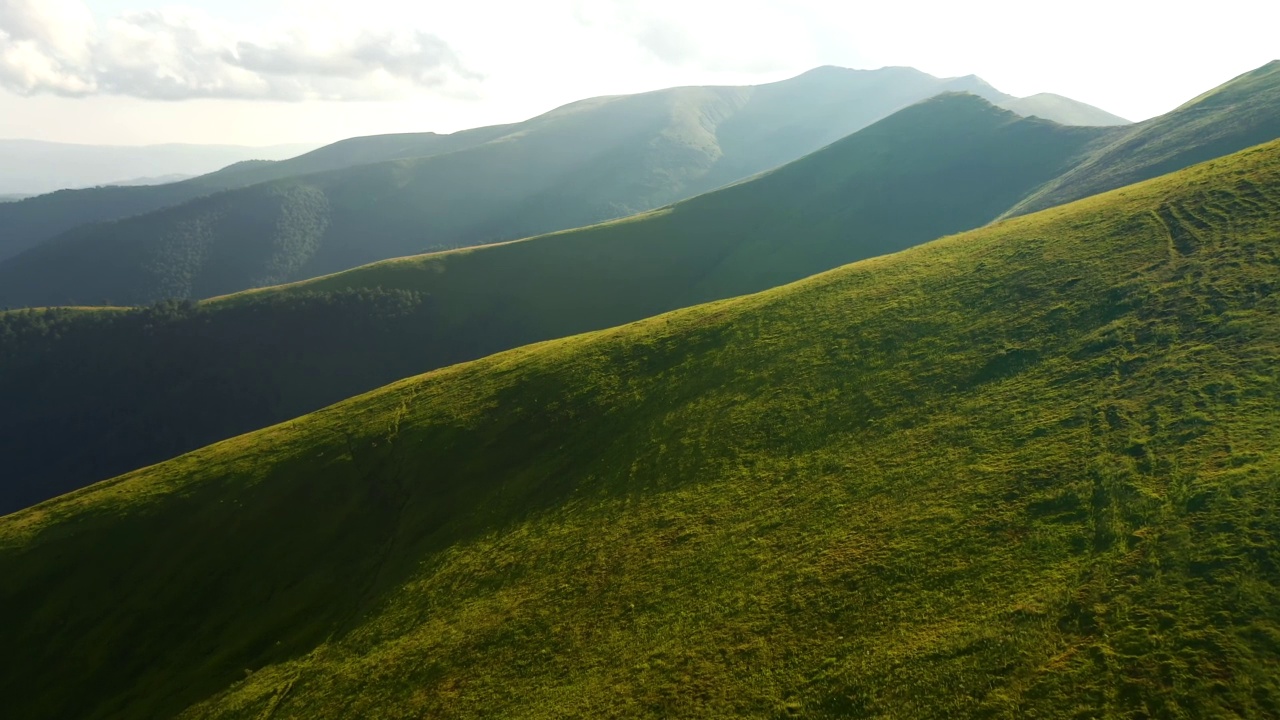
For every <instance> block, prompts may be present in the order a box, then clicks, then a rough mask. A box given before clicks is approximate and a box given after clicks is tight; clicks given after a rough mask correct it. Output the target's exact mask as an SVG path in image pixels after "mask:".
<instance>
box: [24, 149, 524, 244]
mask: <svg viewBox="0 0 1280 720" xmlns="http://www.w3.org/2000/svg"><path fill="white" fill-rule="evenodd" d="M510 127H511V126H509V125H498V126H493V127H486V128H477V129H475V130H466V131H463V132H458V133H454V134H452V135H437V134H436V133H415V134H399V135H376V136H373V137H360V138H351V139H348V140H342V141H340V142H336V143H333V144H331V145H326V146H325V147H322V148H318V149H316V150H313V151H311V152H308V153H305V154H303V155H299V156H298V157H296V158H291V159H289V160H281V161H268V160H249V161H245V162H239V163H235V164H234V165H230V166H228V167H226V168H223V169H222V170H218V171H217V172H212V173H208V174H206V175H201V176H199V177H195V178H191V179H190V180H184V181H182V182H176V183H167V184H164V185H153V186H144V187H94V188H85V189H80V190H59V191H57V192H53V193H47V194H44V195H37V196H35V197H29V198H26V199H24V200H23V201H22V202H19V203H14V204H6V205H4V206H3V207H0V260H5V259H7V258H10V257H13V256H14V255H17V254H19V253H21V252H23V251H24V250H27V249H29V248H32V247H35V246H36V245H38V244H39V243H40V242H42V241H44V240H47V239H49V238H51V237H54V236H55V235H59V234H61V233H64V232H67V231H69V230H71V229H72V228H75V227H79V226H81V225H86V224H90V223H96V222H102V221H105V220H116V219H119V218H126V217H132V216H134V215H142V214H144V213H149V212H153V211H156V210H159V209H161V208H166V207H170V206H172V205H178V204H181V203H184V202H187V201H189V200H192V199H194V198H198V197H203V196H205V195H208V194H210V193H215V192H220V191H223V190H230V189H234V188H242V187H248V186H250V185H255V184H257V183H262V182H268V181H271V180H279V179H281V178H287V177H293V176H296V175H306V174H309V173H316V172H324V171H327V170H336V169H339V168H344V167H351V166H353V165H361V164H366V163H375V162H383V161H387V160H395V159H399V158H408V157H426V156H430V155H439V154H440V153H445V152H454V151H456V150H462V149H465V148H468V147H472V146H474V145H478V144H480V143H483V142H488V141H489V140H492V139H494V138H495V137H498V136H500V135H502V134H505V133H506V132H508V131H509V129H510Z"/></svg>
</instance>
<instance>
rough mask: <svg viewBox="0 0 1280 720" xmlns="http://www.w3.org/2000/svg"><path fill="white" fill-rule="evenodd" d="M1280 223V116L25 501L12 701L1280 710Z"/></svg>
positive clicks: (33, 704) (13, 602)
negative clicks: (1109, 178)
mask: <svg viewBox="0 0 1280 720" xmlns="http://www.w3.org/2000/svg"><path fill="white" fill-rule="evenodd" d="M1047 125H1048V124H1047V123H1040V122H1038V121H1017V120H1015V121H1011V122H1010V123H1009V125H1008V127H1010V128H1022V130H1021V132H1025V133H1027V134H1029V135H1031V136H1033V137H1034V136H1037V135H1038V134H1041V133H1045V132H1047V130H1046V126H1047ZM1050 129H1052V128H1050ZM1014 134H1015V135H1017V133H1014ZM1015 149H1016V148H1015ZM956 152H957V153H963V152H964V150H963V148H962V147H961V148H957V150H956ZM1011 155H1012V153H1011ZM1003 159H1004V160H1005V161H1008V162H1014V160H1013V159H1012V158H1003ZM784 177H785V176H784ZM981 177H982V174H981V173H966V174H963V175H961V176H960V177H959V179H961V180H968V181H976V180H977V179H979V178H981ZM793 181H794V182H795V183H797V184H799V183H801V182H802V181H801V179H799V178H795V179H794V180H793ZM899 181H900V182H902V183H904V184H905V182H906V181H905V178H904V179H901V180H899ZM815 185H816V186H817V187H822V183H816V184H815ZM850 189H861V188H860V186H855V187H852V188H850ZM956 190H958V191H966V189H965V188H964V187H963V185H959V186H957V187H956ZM866 192H870V190H866ZM972 195H973V196H975V197H977V198H981V196H982V195H981V193H978V192H976V191H973V192H972ZM717 196H718V197H728V196H727V195H726V194H725V193H718V194H717V195H716V196H712V197H717ZM704 202H710V201H704ZM809 209H810V208H808V207H802V208H800V209H799V210H798V211H806V210H809ZM688 212H691V211H688ZM680 214H681V211H680V210H679V209H677V210H676V211H673V212H670V213H668V216H670V217H673V218H674V217H678V216H679V215H680ZM639 223H640V221H636V222H635V223H632V224H637V225H638V224H639ZM1277 223H1280V143H1271V144H1269V145H1266V146H1264V147H1261V148H1257V149H1254V150H1251V151H1246V152H1242V153H1239V154H1237V155H1234V156H1232V157H1229V158H1224V159H1221V160H1217V161H1214V162H1211V163H1208V164H1206V165H1201V166H1198V167H1195V168H1192V169H1190V170H1185V171H1182V172H1180V173H1177V174H1175V175H1172V176H1169V177H1166V178H1162V179H1159V180H1155V181H1152V182H1149V183H1144V184H1142V185H1136V186H1130V187H1127V188H1125V189H1124V190H1123V191H1120V192H1115V193H1109V194H1107V195H1103V196H1099V197H1096V198H1091V199H1089V200H1085V201H1081V202H1079V203H1075V204H1072V205H1069V206H1066V207H1060V208H1055V209H1053V210H1051V211H1047V212H1043V213H1039V214H1036V215H1031V216H1027V217H1022V218H1017V219H1014V220H1011V221H1008V222H1003V223H999V224H996V225H993V226H990V227H987V228H984V229H982V230H978V231H974V232H971V233H966V234H964V235H959V236H953V237H949V238H945V239H942V240H939V241H937V242H934V243H931V244H929V245H926V246H924V247H918V248H914V249H911V250H908V251H906V252H902V253H899V254H896V255H891V256H888V257H883V258H878V259H876V260H871V261H867V262H863V263H858V264H855V265H851V266H847V267H843V268H840V269H838V270H835V271H832V272H828V273H824V274H822V275H819V276H816V277H814V278H811V279H808V280H805V281H803V282H799V283H796V284H793V285H788V286H785V287H782V288H778V289H775V290H771V291H768V292H765V293H762V294H759V295H752V296H747V297H742V298H738V299H734V300H727V301H721V302H716V303H712V304H709V305H705V306H698V307H694V308H689V309H685V310H681V311H678V312H675V313H671V314H667V315H662V316H659V317H656V318H652V319H650V320H646V321H643V322H639V323H635V324H632V325H628V326H625V327H621V328H615V329H612V330H607V331H603V332H599V333H593V334H588V335H582V336H576V337H571V338H567V339H562V340H557V341H553V342H549V343H544V344H540V345H536V346H532V347H525V348H521V349H517V350H513V351H510V352H507V353H503V354H500V355H496V356H493V357H490V358H487V359H484V360H480V361H476V362H473V363H466V364H462V365H456V366H453V367H449V368H445V369H442V370H439V371H436V372H434V373H431V374H428V375H425V376H421V377H417V378H412V379H409V380H406V381H403V382H400V383H396V384H394V385H391V386H388V387H385V388H383V389H381V390H378V391H376V392H373V393H370V394H367V395H363V396H360V397H357V398H354V399H352V400H350V401H347V402H344V403H343V404H341V405H338V406H335V407H332V408H330V409H327V410H324V411H321V412H318V413H315V414H312V415H308V416H306V417H302V418H299V419H297V420H294V421H291V422H289V423H285V424H282V425H277V426H275V427H272V428H268V429H265V430H262V431H259V432H256V433H253V434H251V435H245V436H241V437H237V438H234V439H231V440H228V441H226V442H224V443H220V444H217V445H213V446H211V447H207V448H204V449H202V450H200V451H198V452H195V453H192V454H190V455H186V456H183V457H180V458H177V459H175V460H172V461H170V462H166V463H163V464H160V465H156V466H152V467H148V468H144V469H141V470H139V471H137V472H135V473H132V474H130V475H127V476H123V477H120V478H117V479H115V480H112V481H110V482H107V483H103V484H100V485H96V486H94V487H92V488H88V489H86V490H84V491H82V492H79V493H75V494H72V495H68V496H65V497H62V498H59V499H57V500H55V501H52V502H49V503H46V504H43V505H41V506H38V507H36V508H33V509H30V510H27V511H23V512H20V513H18V514H16V515H12V516H9V517H7V518H4V519H0V577H3V578H4V579H5V582H4V583H0V607H3V608H4V613H5V617H6V619H7V622H5V623H0V658H3V660H0V665H2V666H3V667H4V668H5V672H3V673H0V694H2V695H3V697H4V699H5V707H6V712H7V713H8V714H11V715H12V716H14V717H23V718H26V717H75V718H85V719H92V718H107V717H110V718H128V717H138V718H144V717H145V718H151V717H173V716H179V715H180V716H181V717H184V718H192V719H200V718H215V717H216V718H222V719H225V718H262V717H305V718H317V719H324V718H351V717H374V716H377V717H450V718H459V719H466V718H491V717H525V718H553V717H701V718H720V717H725V718H727V717H759V718H778V717H819V718H835V717H891V716H892V717H912V718H933V717H936V718H954V717H1061V716H1063V715H1071V716H1077V717H1104V716H1106V717H1112V716H1114V717H1245V718H1266V717H1272V716H1274V715H1275V698H1277V697H1280V675H1278V674H1277V673H1276V672H1275V667H1276V665H1277V662H1280V646H1278V645H1277V643H1276V640H1275V638H1277V637H1280V565H1278V564H1277V563H1276V561H1275V558H1276V557H1278V556H1280V495H1278V494H1277V493H1276V487H1275V485H1276V478H1277V477H1280V410H1278V409H1280V384H1278V383H1277V381H1276V373H1275V360H1276V357H1277V356H1280V344H1278V341H1277V339H1278V338H1280V293H1275V292H1273V291H1272V289H1273V288H1275V287H1276V286H1277V284H1280V255H1278V253H1277V243H1276V227H1277ZM623 225H625V224H623ZM803 238H804V236H803V235H802V234H797V235H795V236H794V237H793V239H794V240H795V241H796V242H802V241H803ZM651 239H652V240H654V241H655V242H657V241H660V238H659V237H652V238H651ZM513 246H514V247H520V248H528V247H534V246H536V241H535V242H526V243H515V244H513ZM488 252H491V251H488V250H478V251H475V252H473V253H471V255H475V256H483V255H485V254H486V253H488ZM543 269H544V268H542V267H533V266H530V267H525V268H523V269H520V268H512V269H511V273H512V277H516V276H517V273H519V272H523V273H537V272H541V271H542V270H543ZM676 270H677V271H678V269H676ZM449 274H450V273H449V272H446V273H445V275H446V276H448V275H449ZM602 284H603V283H602ZM608 297H609V294H608V293H604V294H601V295H599V296H597V299H598V300H601V301H603V300H607V298H608ZM99 312H102V311H99ZM334 342H340V341H338V340H336V339H334ZM189 377H192V378H193V379H194V376H189ZM63 432H64V435H63V438H62V439H63V441H64V443H65V445H66V446H67V447H68V448H70V447H72V446H74V445H75V444H76V443H78V442H79V441H80V437H79V435H78V434H77V433H75V432H73V431H69V430H63ZM50 678H56V679H57V682H56V683H51V682H49V679H50Z"/></svg>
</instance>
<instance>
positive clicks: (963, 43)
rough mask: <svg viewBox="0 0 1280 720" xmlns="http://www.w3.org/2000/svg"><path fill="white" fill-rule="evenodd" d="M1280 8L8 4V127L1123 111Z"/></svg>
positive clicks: (1167, 93)
mask: <svg viewBox="0 0 1280 720" xmlns="http://www.w3.org/2000/svg"><path fill="white" fill-rule="evenodd" d="M1277 27H1280V2H1274V1H1273V0H1272V1H1267V0H1250V1H1248V2H1245V1H1241V0H1216V1H1215V2H1213V3H1211V4H1204V3H1167V2H1147V1H1142V0H1105V1H1103V0H1074V1H1073V2H1069V3H1035V2H1027V1H1026V0H1022V1H1020V2H1005V1H1003V0H985V1H981V2H910V1H907V0H898V1H896V2H887V1H885V0H881V1H880V2H857V1H856V0H855V1H847V0H846V1H845V2H832V1H826V0H734V2H728V1H727V0H714V1H706V0H536V1H530V0H524V1H523V2H520V1H514V0H501V1H499V0H465V1H459V0H452V1H451V2H437V1H435V0H417V1H412V2H411V1H405V0H345V1H342V2H338V1H336V0H186V1H185V2H181V3H168V2H165V0H0V138H30V139H39V140H51V141H59V142H79V143H95V144H125V145H130V144H134V145H136V144H153V143H170V142H187V143H226V144H243V145H268V144H275V143H293V142H315V143H320V142H330V141H333V140H338V139H341V138H344V137H351V136H356V135H370V134H377V133H387V132H421V131H428V130H430V131H435V132H452V131H454V130H459V129H463V128H467V127H476V126H480V125H489V124H495V123H504V122H514V121H518V120H522V119H525V118H528V117H532V116H534V115H537V114H539V113H542V112H545V111H547V110H550V109H552V108H554V107H557V106H559V105H563V104H565V103H567V102H571V101H574V100H578V99H581V98H585V97H592V96H597V95H613V94H623V93H633V92H643V91H645V90H654V89H658V88H663V87H671V86H676V85H708V84H731V85H737V84H756V83H763V82H772V81H776V80H781V79H785V78H787V77H792V76H794V75H798V74H800V73H801V72H804V71H805V70H808V69H811V68H813V67H816V66H819V65H840V66H844V67H852V68H867V69H871V68H877V67H883V66H887V65H908V66H912V67H915V68H918V69H920V70H923V71H925V72H928V73H931V74H934V75H937V76H939V77H952V76H959V75H969V74H976V75H978V76H980V77H982V78H983V79H985V80H986V81H987V82H989V83H991V84H992V85H994V86H996V87H997V88H999V89H1000V90H1003V91H1004V92H1007V93H1010V94H1013V95H1018V96H1024V95H1030V94H1034V93H1038V92H1054V93H1058V94H1061V95H1066V96H1068V97H1072V98H1075V99H1077V100H1080V101H1083V102H1087V103H1090V104H1092V105H1096V106H1098V107H1101V108H1103V109H1104V110H1107V111H1109V112H1113V113H1116V114H1118V115H1121V116H1122V117H1126V118H1128V119H1131V120H1142V119H1145V118H1148V117H1153V116H1155V115H1158V114H1161V113H1163V112H1167V111H1168V110H1171V109H1173V108H1174V107H1176V106H1178V105H1180V104H1182V103H1183V102H1185V101H1187V100H1190V99H1191V98H1193V97H1195V96H1196V95H1199V94H1200V93H1202V92H1204V91H1206V90H1209V89H1210V88H1212V87H1214V86H1216V85H1219V84H1221V83H1223V82H1225V81H1227V80H1229V79H1231V78H1232V77H1234V76H1236V75H1239V74H1240V73H1243V72H1247V71H1248V70H1251V69H1253V68H1255V67H1258V66H1260V65H1263V64H1265V63H1267V62H1269V61H1271V60H1274V59H1277V58H1280V36H1278V35H1277V34H1276V30H1275V29H1276V28H1277Z"/></svg>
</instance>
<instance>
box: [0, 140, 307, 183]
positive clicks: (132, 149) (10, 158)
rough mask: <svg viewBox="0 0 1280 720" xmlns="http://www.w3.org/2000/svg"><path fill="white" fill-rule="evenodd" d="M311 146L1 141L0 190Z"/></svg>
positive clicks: (280, 155)
mask: <svg viewBox="0 0 1280 720" xmlns="http://www.w3.org/2000/svg"><path fill="white" fill-rule="evenodd" d="M315 147H316V145H315V144H304V143H294V144H288V145H268V146H264V147H246V146H241V145H181V144H171V145H141V146H131V145H74V144H68V143H52V142H43V141H39V140H0V193H24V194H28V195H34V194H38V193H47V192H52V191H54V190H61V189H64V188H82V187H92V186H94V185H106V184H110V183H116V182H119V181H120V180H121V179H124V178H132V177H155V176H161V175H175V174H177V175H187V176H191V175H201V174H204V173H208V172H213V171H214V170H217V169H219V168H223V167H226V166H227V165H230V164H232V163H237V162H240V161H243V160H254V159H258V160H282V159H284V158H290V157H293V156H295V155H300V154H302V153H304V152H307V151H308V150H312V149H314V148H315Z"/></svg>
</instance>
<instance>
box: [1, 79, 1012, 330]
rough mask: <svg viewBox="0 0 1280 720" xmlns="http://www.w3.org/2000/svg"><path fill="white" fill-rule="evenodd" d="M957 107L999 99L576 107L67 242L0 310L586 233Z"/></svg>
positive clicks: (833, 87)
mask: <svg viewBox="0 0 1280 720" xmlns="http://www.w3.org/2000/svg"><path fill="white" fill-rule="evenodd" d="M950 90H971V91H973V92H975V93H978V94H982V95H984V96H987V97H990V98H991V99H1003V98H1007V97H1008V96H1006V95H1003V94H1001V93H999V92H998V91H996V90H994V89H993V88H991V87H990V86H988V85H986V84H985V83H983V82H982V81H981V80H979V79H977V78H974V77H967V78H954V79H939V78H935V77H933V76H931V75H927V74H925V73H921V72H919V71H916V70H912V69H910V68H884V69H881V70H875V71H858V70H847V69H842V68H820V69H818V70H815V71H812V72H810V73H806V74H804V75H801V76H799V77H797V78H793V79H791V80H786V81H782V82H780V83H774V84H771V85H764V86H758V87H686V88H672V89H669V90H662V91H657V92H652V93H644V94H640V95H631V96H621V97H606V98H595V99H591V100H584V101H581V102H577V103H573V104H571V105H568V106H565V107H562V108H560V109H558V110H555V111H552V112H550V113H548V114H546V115H542V116H539V117H537V118H534V119H532V120H530V121H527V122H524V123H520V124H517V125H515V126H512V127H510V128H508V129H507V131H506V132H505V133H504V134H502V135H501V136H500V137H497V138H492V139H490V140H489V141H487V142H483V143H480V144H477V145H475V146H473V147H466V148H461V149H459V150H458V151H456V152H449V153H443V154H433V155H431V156H429V157H422V158H417V159H412V160H397V161H394V162H387V163H380V164H371V165H360V166H357V167H350V168H346V169H343V170H335V171H332V172H328V173H318V174H311V175H304V176H300V177H293V178H291V179H284V180H278V181H275V182H272V183H261V184H258V185H254V186H252V187H248V188H241V189H239V190H233V191H228V192H225V193H220V194H216V195H213V196H210V197H203V198H200V199H197V200H193V201H191V202H188V203H184V204H181V205H178V206H176V207H171V208H167V209H164V210H160V211H158V212H154V213H149V214H146V215H142V216H140V217H134V218H130V219H127V220H122V221H119V222H115V223H106V224H100V225H91V226H85V227H81V228H78V229H76V230H72V231H70V232H68V233H67V234H64V235H61V236H59V237H57V238H54V239H52V240H49V241H47V242H45V243H43V244H41V245H40V246H38V247H35V248H33V249H31V250H29V251H28V252H26V253H24V254H22V255H20V256H17V257H13V258H10V259H9V260H7V261H5V262H4V263H3V264H0V307H2V306H11V307H22V306H44V305H63V304H142V303H149V302H153V301H156V300H161V299H166V298H175V297H192V298H203V297H211V296H214V295H221V294H225V293H229V292H234V291H237V290H242V289H246V288H251V287H261V286H266V285H274V284H278V283H281V282H288V281H294V280H300V279H305V278H309V277H315V276H318V275H322V274H326V273H331V272H336V271H340V270H345V269H348V268H352V267H355V266H358V265H362V264H365V263H369V262H373V261H377V260H383V259H386V258H391V257H399V256H403V255H410V254H415V253H421V252H427V251H431V250H440V249H447V248H454V247H464V246H471V245H477V244H484V243H490V242H494V241H502V240H511V239H515V238H520V237H527V236H531V235H536V234H539V233H545V232H551V231H556V230H563V229H566V228H572V227H580V226H583V225H587V224H591V223H595V222H600V221H603V220H608V219H611V218H618V217H623V216H626V215H630V214H633V213H636V212H641V211H646V210H650V209H652V208H655V207H660V206H662V205H666V204H668V203H671V202H674V201H677V200H680V199H683V198H688V197H692V196H694V195H697V194H699V193H702V192H705V191H708V190H711V189H713V188H716V187H720V186H722V185H724V184H726V183H730V182H734V181H737V180H740V179H742V178H744V177H748V176H751V175H754V174H756V173H759V172H762V171H765V170H768V169H771V168H774V167H777V166H778V165H781V164H783V163H785V162H789V161H791V160H795V159H796V158H799V157H801V156H803V155H806V154H808V153H810V152H813V151H815V150H818V149H819V148H821V147H823V146H825V145H827V144H829V143H831V142H833V141H835V140H837V139H839V138H842V137H844V136H846V135H848V134H850V133H852V132H854V131H857V130H859V129H861V128H863V127H866V126H867V125H868V124H870V123H872V122H874V121H876V120H879V119H882V118H884V117H885V116H887V115H889V114H891V113H893V112H895V111H896V110H899V109H901V108H903V107H905V106H907V105H910V104H912V103H914V102H917V101H920V100H923V99H926V98H929V97H931V96H934V95H936V94H938V93H941V92H945V91H950ZM277 167H280V166H279V165H271V166H267V167H266V170H271V169H272V168H277ZM2 225H3V219H2V217H0V226H2Z"/></svg>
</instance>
